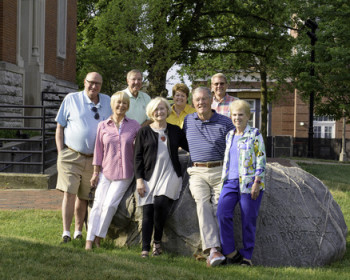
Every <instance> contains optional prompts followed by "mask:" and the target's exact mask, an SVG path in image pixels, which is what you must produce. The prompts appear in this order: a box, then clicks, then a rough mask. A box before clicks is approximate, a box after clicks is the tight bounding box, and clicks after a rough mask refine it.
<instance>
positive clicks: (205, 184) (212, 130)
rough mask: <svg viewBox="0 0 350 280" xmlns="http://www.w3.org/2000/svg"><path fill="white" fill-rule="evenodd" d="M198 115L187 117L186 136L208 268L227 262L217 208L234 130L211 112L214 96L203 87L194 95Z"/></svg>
mask: <svg viewBox="0 0 350 280" xmlns="http://www.w3.org/2000/svg"><path fill="white" fill-rule="evenodd" d="M192 98H193V105H194V108H195V109H196V113H193V114H189V115H187V116H186V117H185V120H184V126H183V129H184V131H185V133H186V137H187V141H188V145H189V150H190V156H191V161H192V167H189V168H188V169H187V172H188V174H189V175H190V181H189V183H190V191H191V193H192V196H193V198H194V200H195V201H196V204H197V215H198V222H199V230H200V234H201V240H202V249H203V252H204V253H209V257H208V260H207V265H208V266H217V265H219V264H220V263H222V262H223V261H224V260H225V257H224V256H223V255H222V254H221V253H220V252H219V251H218V250H219V249H220V237H219V227H218V224H217V219H216V208H217V204H218V199H219V195H220V190H221V171H222V163H223V159H224V152H225V145H226V144H225V137H226V134H227V133H228V132H229V131H230V130H232V129H233V128H234V126H233V124H232V121H231V120H230V119H229V118H228V117H226V116H223V115H220V114H218V113H216V112H215V110H212V109H211V103H212V100H213V98H212V96H211V92H210V90H209V89H208V88H204V87H199V88H196V89H195V90H194V91H193V94H192Z"/></svg>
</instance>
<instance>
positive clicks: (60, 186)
mask: <svg viewBox="0 0 350 280" xmlns="http://www.w3.org/2000/svg"><path fill="white" fill-rule="evenodd" d="M57 171H58V176H57V185H56V189H57V190H61V191H63V192H68V193H71V194H76V195H77V196H78V197H79V198H80V199H84V200H88V199H89V192H90V189H91V184H90V179H91V177H92V173H93V171H94V168H93V165H92V157H87V156H83V155H82V154H80V153H78V152H75V151H72V150H71V149H68V148H64V149H63V150H62V151H61V152H60V153H59V154H58V156H57Z"/></svg>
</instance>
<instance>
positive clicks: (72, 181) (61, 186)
mask: <svg viewBox="0 0 350 280" xmlns="http://www.w3.org/2000/svg"><path fill="white" fill-rule="evenodd" d="M101 86H102V76H101V75H100V74H99V73H96V72H91V73H88V74H87V75H86V78H85V80H84V90H83V91H80V92H74V93H69V94H68V95H67V96H66V97H65V98H64V100H63V102H62V104H61V107H60V109H59V111H58V113H57V116H56V122H57V128H56V146H57V153H58V156H57V171H58V178H57V186H56V189H58V190H61V191H62V192H63V201H62V220H63V234H62V243H67V242H69V241H71V235H70V226H71V223H72V219H73V215H74V214H75V231H74V238H75V239H81V238H82V228H83V224H84V218H85V215H86V208H87V201H88V199H89V192H90V188H91V185H90V178H91V176H92V173H93V165H92V158H93V152H94V147H95V139H96V133H97V125H98V123H99V122H100V121H103V120H106V119H107V118H108V117H109V116H110V115H112V110H111V106H110V97H109V96H108V95H105V94H102V93H100V90H101Z"/></svg>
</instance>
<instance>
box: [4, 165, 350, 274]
mask: <svg viewBox="0 0 350 280" xmlns="http://www.w3.org/2000/svg"><path fill="white" fill-rule="evenodd" d="M300 165H301V167H302V168H303V169H305V170H307V171H308V172H310V173H312V174H314V175H315V176H317V177H318V178H320V179H321V180H323V181H324V182H325V183H326V185H327V186H329V188H330V190H331V192H332V194H333V196H334V198H335V200H336V201H337V202H338V203H339V205H340V206H341V208H342V211H343V213H344V216H345V220H346V223H347V225H350V185H349V183H348V182H350V165H349V166H348V165H345V166H343V165H318V164H313V165H308V164H304V163H303V164H300ZM0 221H1V223H0V279H84V280H88V279H103V280H105V279H186V280H187V279H196V280H197V279H245V280H248V279H298V280H302V279H350V253H349V249H350V238H349V237H348V238H347V249H348V250H347V253H346V255H345V256H344V258H343V259H342V260H341V261H338V262H335V263H332V264H331V265H329V266H326V267H322V268H293V267H281V268H269V267H259V266H254V267H251V268H246V267H239V266H230V267H218V268H206V266H205V263H204V262H198V261H195V260H194V259H192V258H188V257H179V256H174V255H171V254H164V255H162V256H161V257H157V258H149V259H141V258H140V248H139V247H134V248H116V247H114V245H113V244H112V242H111V241H105V242H103V244H102V248H100V249H94V250H93V251H90V252H86V251H85V250H84V241H76V240H73V241H72V242H71V243H69V244H65V245H60V244H59V240H60V233H61V214H60V211H44V210H16V211H0Z"/></svg>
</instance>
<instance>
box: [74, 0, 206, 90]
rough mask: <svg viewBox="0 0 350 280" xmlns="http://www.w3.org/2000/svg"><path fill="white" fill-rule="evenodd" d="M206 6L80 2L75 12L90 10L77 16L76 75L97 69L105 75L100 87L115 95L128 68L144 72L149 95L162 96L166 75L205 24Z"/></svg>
mask: <svg viewBox="0 0 350 280" xmlns="http://www.w3.org/2000/svg"><path fill="white" fill-rule="evenodd" d="M208 3H211V1H208V0H207V1H192V0H182V1H172V0H147V1H146V0H128V1H126V0H100V1H86V2H85V1H84V3H83V4H82V5H81V6H79V8H81V9H82V10H84V9H88V10H89V12H86V11H82V12H80V13H79V14H81V15H82V17H80V22H79V27H80V29H79V37H78V38H79V41H78V48H77V49H78V60H79V61H80V63H79V64H78V73H79V75H78V76H80V78H82V77H81V76H83V75H84V74H85V73H86V72H87V71H89V69H96V70H97V71H99V72H101V74H102V75H103V77H104V89H105V90H107V91H115V90H116V89H120V88H121V86H124V84H125V83H124V81H125V74H126V72H127V71H128V70H130V69H132V68H139V69H140V70H142V71H147V72H148V77H147V79H148V83H149V84H148V92H149V93H150V94H151V95H162V96H165V95H166V94H167V92H166V89H165V79H166V74H167V71H168V70H169V68H170V67H171V66H172V65H173V64H174V63H176V62H182V61H183V60H184V59H188V56H190V55H191V54H190V52H186V49H187V47H188V45H189V43H190V42H191V40H193V38H194V37H195V35H196V34H197V33H198V32H197V30H201V29H202V28H204V26H205V22H204V20H205V19H203V18H202V16H201V12H202V10H203V9H204V6H205V5H209V4H208ZM210 5H211V4H210ZM210 5H209V6H210ZM92 15H93V16H92ZM80 80H82V79H80Z"/></svg>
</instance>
